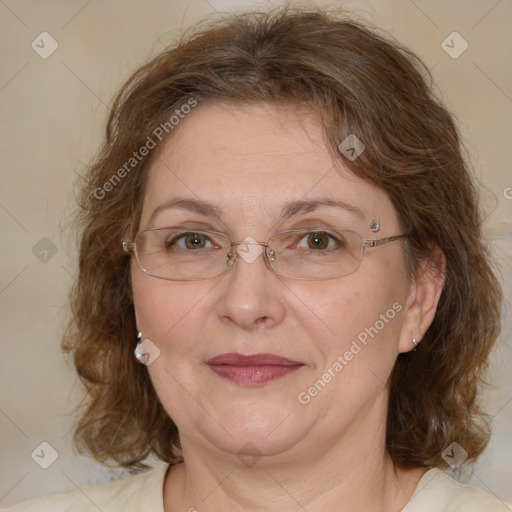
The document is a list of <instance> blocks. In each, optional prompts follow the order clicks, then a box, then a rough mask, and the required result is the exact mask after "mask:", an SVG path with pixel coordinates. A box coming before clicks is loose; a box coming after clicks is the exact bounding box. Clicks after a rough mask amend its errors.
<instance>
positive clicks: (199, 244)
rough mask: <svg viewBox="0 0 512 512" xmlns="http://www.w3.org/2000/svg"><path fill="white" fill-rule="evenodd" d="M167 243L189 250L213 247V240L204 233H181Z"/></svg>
mask: <svg viewBox="0 0 512 512" xmlns="http://www.w3.org/2000/svg"><path fill="white" fill-rule="evenodd" d="M207 244H210V245H207ZM166 245H167V247H170V246H173V245H175V246H177V247H178V248H179V249H188V250H197V249H206V248H210V247H213V244H212V242H211V240H210V239H209V238H208V237H207V236H206V235H204V234H203V233H181V234H179V235H177V236H175V237H173V238H172V239H171V240H169V241H168V242H167V243H166Z"/></svg>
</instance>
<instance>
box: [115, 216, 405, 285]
mask: <svg viewBox="0 0 512 512" xmlns="http://www.w3.org/2000/svg"><path fill="white" fill-rule="evenodd" d="M166 229H184V228H179V227H176V226H166V227H161V228H149V229H143V230H141V231H139V232H138V233H137V234H136V235H135V236H134V237H133V240H130V241H122V242H121V244H122V248H123V252H125V253H126V254H129V255H131V254H134V255H135V259H136V260H137V264H138V266H139V268H140V270H141V271H142V272H144V273H145V274H147V275H149V276H152V277H156V278H157V279H165V280H166V281H204V280H205V279H211V278H213V277H217V276H220V275H221V274H223V273H224V272H226V271H229V270H231V269H232V268H233V267H234V266H235V262H236V258H237V254H238V253H237V251H236V250H235V251H233V248H234V247H237V246H239V245H244V244H251V245H261V246H264V247H265V248H266V250H264V251H262V252H263V253H264V254H265V258H264V260H265V264H266V266H267V268H269V270H271V271H272V272H273V273H274V274H275V275H276V276H279V277H283V278H284V279H294V280H299V281H328V280H330V279H340V278H341V277H345V276H348V275H350V274H353V273H354V272H357V270H359V268H360V267H361V263H362V261H363V258H364V255H365V249H366V247H377V246H379V245H384V244H387V243H389V242H393V241H394V240H398V239H399V238H405V237H408V236H409V234H408V233H402V234H400V235H392V236H386V237H382V238H373V239H368V238H363V237H362V236H361V235H360V234H359V233H357V232H356V231H352V230H350V229H346V228H332V227H329V228H326V227H318V228H303V229H288V230H285V231H280V232H278V233H275V234H274V235H272V236H270V237H269V239H268V240H267V241H266V242H258V241H256V240H254V241H247V239H246V240H242V241H238V242H233V241H232V240H231V239H230V238H229V236H228V235H226V233H222V232H220V231H212V230H202V229H198V230H194V229H191V230H190V231H191V232H194V233H195V232H197V233H206V234H208V233H212V234H215V235H221V236H223V237H225V238H226V239H227V240H228V241H229V243H230V245H229V246H226V247H225V248H224V249H228V248H229V252H228V253H227V255H226V266H225V268H224V269H223V270H222V271H220V272H218V273H217V274H214V275H212V276H208V277H162V276H158V275H155V274H152V273H151V272H148V271H147V270H146V269H145V268H143V266H142V263H141V261H140V259H139V256H138V252H137V237H138V236H139V235H140V234H141V233H145V232H150V231H163V230H166ZM329 229H330V230H337V231H348V232H350V233H354V234H356V235H358V236H359V237H360V238H361V241H362V245H363V251H362V255H361V260H360V261H359V265H358V267H357V268H355V269H354V270H353V271H352V272H349V273H348V274H343V275H341V276H337V277H326V278H305V277H287V276H284V275H282V274H280V273H279V272H278V271H277V270H276V269H274V267H273V266H272V263H271V261H270V259H269V255H268V251H269V250H270V251H272V249H271V248H270V247H269V245H268V244H269V242H270V240H271V239H272V238H274V237H276V236H279V235H283V234H287V233H300V232H306V233H307V232H315V231H318V232H322V231H328V230H329ZM274 259H275V258H274ZM272 261H274V260H272Z"/></svg>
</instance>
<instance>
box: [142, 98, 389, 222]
mask: <svg viewBox="0 0 512 512" xmlns="http://www.w3.org/2000/svg"><path fill="white" fill-rule="evenodd" d="M176 198H179V199H182V198H186V199H194V200H197V201H199V202H207V203H210V204H213V205H215V206H217V207H218V208H219V211H220V212H221V215H222V217H223V220H224V221H225V222H228V223H230V224H232V223H233V222H234V223H239V224H240V223H246V224H247V226H255V225H257V224H258V223H260V224H262V228H263V224H265V223H266V224H267V225H270V224H272V222H273V221H275V220H276V219H277V218H278V217H279V216H280V214H282V213H283V208H284V207H285V206H286V205H289V204H290V203H292V202H297V201H302V202H308V201H314V200H317V199H319V198H321V199H323V200H327V201H326V202H327V203H328V202H329V200H331V201H332V202H343V203H345V204H347V205H349V206H353V207H354V209H358V210H360V211H361V212H362V215H359V216H356V215H352V216H350V215H349V214H350V212H349V210H350V208H349V210H347V211H346V212H342V209H339V208H336V210H337V211H338V214H342V213H343V215H344V216H343V215H342V218H343V219H348V218H353V221H354V222H355V223H357V227H361V228H363V227H364V226H368V225H369V222H370V221H371V220H372V219H373V218H378V219H379V220H380V222H381V224H383V225H389V226H390V227H391V226H396V225H397V220H396V216H395V212H394V209H393V207H392V205H391V202H390V201H389V199H388V197H387V196H386V194H385V193H384V192H383V191H382V190H380V189H378V188H377V187H376V186H374V185H372V184H370V183H368V182H365V181H363V180H362V179H360V178H358V177H357V176H355V175H354V174H353V173H352V172H350V171H349V170H348V169H347V168H346V167H345V166H344V165H343V164H342V162H341V159H340V160H336V161H333V159H332V156H331V153H330V152H329V150H328V148H327V146H326V143H325V141H324V134H323V128H322V125H321V123H320V120H319V118H318V117H317V116H315V115H314V113H313V112H312V111H310V110H306V109H305V108H295V107H290V106H275V105H253V106H243V107H241V106H234V105H229V104H209V103H206V104H203V105H200V106H199V107H196V109H194V110H193V111H192V113H190V114H189V115H188V116H187V117H186V118H185V119H183V120H182V121H181V123H180V125H179V127H178V129H177V130H176V133H173V134H172V137H171V138H169V139H167V140H164V141H163V142H162V143H161V146H160V147H159V148H158V153H157V154H156V155H155V158H154V160H153V162H152V164H151V166H150V169H149V172H148V179H147V186H146V191H145V197H144V207H143V212H142V218H141V226H142V227H143V228H144V227H150V226H148V222H149V221H150V219H152V218H153V217H154V215H153V214H154V212H155V209H158V208H159V207H161V206H162V205H164V204H168V203H169V202H172V201H173V200H174V199H176ZM322 208H323V207H322ZM326 208H328V207H326ZM323 209H325V208H323ZM161 210H162V208H160V210H159V211H161ZM330 210H332V211H334V208H330ZM301 213H303V212H301ZM333 215H334V213H333ZM356 217H357V218H356ZM267 227H268V226H267ZM262 230H263V231H264V229H262ZM386 231H387V230H386Z"/></svg>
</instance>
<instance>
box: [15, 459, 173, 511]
mask: <svg viewBox="0 0 512 512" xmlns="http://www.w3.org/2000/svg"><path fill="white" fill-rule="evenodd" d="M167 468H168V466H167V465H162V466H158V467H156V468H154V469H150V470H148V471H146V472H144V473H141V474H139V475H136V476H132V477H129V478H125V479H123V480H118V481H117V482H111V483H109V484H105V485H100V486H96V487H84V488H78V489H76V490H75V491H72V492H70V493H67V494H56V495H53V496H44V497H42V498H35V499H33V500H30V501H26V502H25V503H20V504H19V505H15V506H13V507H11V508H8V509H7V511H6V512H36V511H37V512H90V511H94V512H97V511H98V510H105V511H106V510H108V511H109V512H115V511H123V512H129V511H137V512H138V511H140V510H151V511H152V512H163V510H164V508H163V483H164V478H165V473H166V471H167ZM113 504H115V506H114V507H113Z"/></svg>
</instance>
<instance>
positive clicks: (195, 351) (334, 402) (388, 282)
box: [131, 104, 418, 455]
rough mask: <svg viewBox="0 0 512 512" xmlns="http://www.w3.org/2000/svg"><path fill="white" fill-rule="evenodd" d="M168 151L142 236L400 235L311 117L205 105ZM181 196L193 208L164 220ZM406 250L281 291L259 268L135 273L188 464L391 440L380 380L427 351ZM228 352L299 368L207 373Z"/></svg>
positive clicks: (379, 251) (388, 212)
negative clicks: (195, 458) (155, 232)
mask: <svg viewBox="0 0 512 512" xmlns="http://www.w3.org/2000/svg"><path fill="white" fill-rule="evenodd" d="M363 143H364V141H363ZM163 144H164V145H163V146H162V147H161V148H159V150H158V154H156V155H155V159H154V161H153V163H152V164H151V168H150V170H149V176H148V182H147V188H146V192H145V197H144V205H143V212H142V218H141V223H140V227H139V229H140V230H143V229H148V228H154V227H165V226H183V227H184V228H191V229H203V230H204V229H206V230H214V231H220V232H223V233H226V234H227V235H229V237H230V238H231V240H232V241H242V240H244V239H246V238H247V237H252V238H253V239H255V240H257V241H260V242H266V241H267V240H268V238H269V237H270V236H271V235H273V234H275V233H277V232H279V231H283V230H286V229H294V228H300V227H311V226H315V227H318V226H322V227H323V226H334V227H344V228H346V229H349V230H351V231H355V232H357V233H359V234H360V235H361V236H362V237H363V238H381V237H386V236H391V235H397V234H400V229H399V224H398V219H397V215H396V213H395V211H394V208H393V207H392V204H391V202H390V200H389V199H388V198H387V196H386V195H385V193H384V192H382V191H381V190H379V189H377V188H376V187H374V186H372V185H371V184H369V183H367V182H365V181H363V180H361V179H360V178H357V177H356V176H355V175H353V174H352V173H351V172H349V171H348V170H347V169H346V168H344V166H343V164H342V163H341V162H339V161H338V162H336V163H334V162H333V160H332V158H331V156H330V154H329V152H328V150H327V147H326V145H325V142H324V140H323V136H322V128H321V125H320V123H319V120H318V119H317V118H316V117H315V116H314V115H312V114H311V113H308V112H301V111H298V110H297V109H294V108H285V107H282V108H277V107H275V106H266V105H260V106H251V107H243V108H242V107H235V106H230V105H213V104H204V105H200V106H198V107H197V108H196V109H194V110H193V111H192V113H191V114H189V115H188V117H186V118H185V119H184V120H183V121H181V125H180V126H179V131H177V132H176V134H175V136H174V138H173V139H172V140H169V141H167V142H165V143H163ZM178 198H179V199H181V200H187V201H188V203H181V205H175V206H168V207H166V206H165V205H166V204H168V203H169V202H170V201H172V200H174V199H178ZM315 202H317V204H315ZM329 202H330V203H331V204H328V203H329ZM335 202H337V203H339V204H338V205H334V203H335ZM204 203H208V204H209V205H212V206H213V207H214V208H215V212H216V213H217V214H218V217H217V216H214V215H213V212H212V211H208V210H207V209H206V208H205V207H204ZM342 203H344V204H345V205H349V207H348V208H347V207H343V204H342ZM283 214H284V215H283ZM374 219H376V220H378V221H379V222H380V231H378V232H376V233H374V232H372V230H371V229H370V222H371V221H372V220H374ZM402 240H403V239H399V240H397V241H394V242H391V243H388V244H385V245H382V246H379V247H376V248H367V249H366V253H365V256H364V258H363V261H362V263H361V266H360V267H359V269H358V270H357V271H356V272H354V273H352V274H350V275H346V276H344V277H341V278H336V279H330V280H325V281H314V280H313V281H299V280H293V279H286V278H282V277H278V276H276V275H275V274H274V273H272V272H271V271H270V270H269V269H268V268H267V266H266V265H265V261H264V255H262V254H260V255H259V256H258V257H257V258H256V259H254V260H251V258H246V259H244V258H243V257H240V255H239V256H238V257H237V261H236V264H235V266H234V268H232V269H231V270H230V271H229V272H227V273H225V274H222V275H219V276H217V277H213V278H209V279H205V280H200V281H181V282H180V281H169V280H164V279H159V278H156V277H153V276H150V275H147V274H145V273H144V272H142V271H141V270H140V269H139V267H138V266H137V264H136V262H135V259H134V260H133V264H132V271H131V272H132V282H133V292H134V300H135V309H136V318H137V326H138V329H139V330H140V331H142V335H143V339H148V340H151V342H152V343H153V344H154V345H155V346H156V347H158V350H159V351H160V353H159V356H158V357H157V358H156V359H155V360H154V362H152V363H151V364H150V365H149V367H148V370H149V373H150V376H151V380H152V382H153V384H154V387H155V389H156V391H157V393H158V396H159V397H160V400H161V402H162V404H163V406H164V407H165V409H166V411H167V412H168V414H169V415H170V416H171V418H172V419H173V420H174V422H175V423H176V424H177V426H178V428H179V430H180V436H181V439H182V443H183V445H184V450H185V449H186V446H187V445H190V444H191V443H195V444H196V445H197V446H203V447H205V446H209V448H210V449H212V448H214V449H216V450H220V451H223V452H229V453H233V454H244V453H251V452H252V454H253V455H254V454H258V453H264V454H269V455H270V454H279V453H283V452H287V453H292V452H293V451H294V450H301V452H302V453H303V454H304V453H305V450H306V451H307V449H308V447H314V450H315V451H318V450H319V449H321V448H322V447H323V446H325V447H326V448H327V447H328V446H332V443H333V442H335V441H336V439H342V438H343V436H344V435H345V434H348V433H350V432H356V431H358V432H361V428H362V429H366V430H368V429H370V430H371V429H372V428H378V429H383V428H384V423H385V415H386V407H387V390H386V389H387V386H386V382H387V380H388V377H389V375H390V372H391V370H392V368H393V364H394V362H395V359H396V357H397V355H398V353H399V352H403V351H406V350H410V349H412V348H413V345H412V342H411V338H412V337H413V336H414V335H416V337H418V333H414V332H411V329H410V325H412V324H411V323H410V322H409V320H408V314H409V313H408V309H409V306H410V304H411V294H412V292H411V290H412V289H413V285H412V284H411V283H410V282H409V281H408V279H407V274H406V268H405V266H404V250H403V246H402ZM254 247H255V246H252V248H254ZM256 247H257V246H256ZM246 250H247V246H246ZM251 250H252V249H251ZM250 260H251V261H250ZM152 350H154V347H153V349H152ZM155 353H156V352H155ZM223 354H235V355H236V354H238V355H245V356H248V355H257V354H267V355H268V354H273V355H274V356H276V358H286V359H288V360H290V361H293V362H294V364H295V366H294V367H293V368H290V367H286V366H282V364H279V365H274V366H273V367H272V366H271V365H270V366H269V365H268V364H267V365H264V364H263V362H262V361H257V360H253V361H249V363H253V365H252V367H249V368H247V367H245V368H241V367H240V365H241V364H242V363H240V362H239V361H238V360H237V359H236V356H230V357H231V359H230V358H229V357H224V359H223V356H222V357H221V358H220V359H221V361H220V362H223V363H225V364H223V365H221V364H217V365H215V364H207V362H208V361H210V362H211V360H212V358H214V357H217V356H219V355H223ZM276 358H274V359H276ZM217 361H219V359H217ZM272 362H278V363H282V360H279V359H276V361H267V363H272ZM141 371H143V370H142V369H141ZM251 380H252V381H251ZM370 430H369V431H370Z"/></svg>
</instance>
